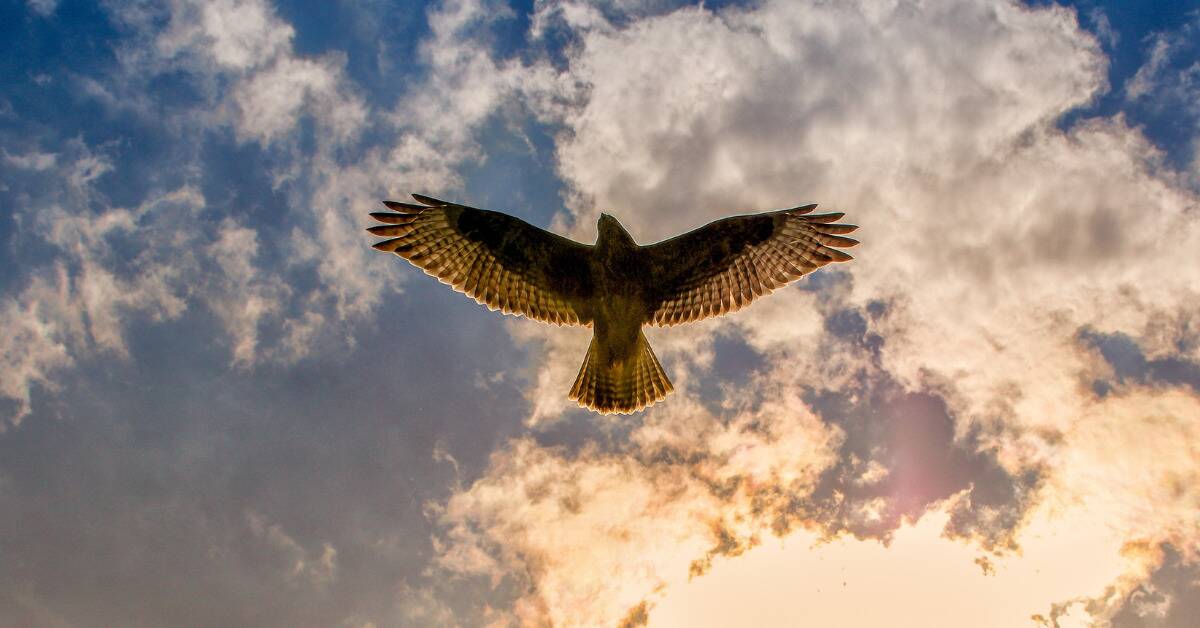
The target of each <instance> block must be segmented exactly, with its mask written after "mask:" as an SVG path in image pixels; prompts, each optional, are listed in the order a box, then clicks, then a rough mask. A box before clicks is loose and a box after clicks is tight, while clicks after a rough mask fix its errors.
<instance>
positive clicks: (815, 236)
mask: <svg viewBox="0 0 1200 628" xmlns="http://www.w3.org/2000/svg"><path fill="white" fill-rule="evenodd" d="M413 198H414V199H416V200H417V202H418V203H420V204H411V203H397V202H394V201H384V205H386V206H387V207H388V208H389V209H392V210H394V212H395V213H384V212H380V213H373V214H371V216H372V217H373V218H375V219H376V220H378V221H379V222H382V223H385V224H383V225H380V226H376V227H370V228H368V229H367V231H370V232H371V233H373V234H375V235H379V236H390V237H391V239H388V240H384V241H382V242H378V243H376V244H375V245H374V247H375V248H377V249H379V250H381V251H387V252H389V253H395V254H397V255H399V256H401V257H403V258H405V259H407V260H408V261H409V262H411V263H412V264H413V265H414V266H417V267H418V268H420V269H422V270H424V271H425V272H426V273H427V274H429V275H433V276H434V277H437V278H438V280H439V281H441V282H442V283H446V284H450V285H451V286H453V287H454V289H455V290H458V291H459V292H463V293H465V294H467V295H468V296H470V297H471V298H473V299H475V301H477V302H478V303H481V304H483V305H486V306H487V307H488V309H492V310H500V311H502V312H504V313H505V314H520V315H523V316H528V317H529V318H532V319H535V320H539V321H543V322H547V323H554V324H556V325H584V326H588V327H592V328H593V330H594V331H593V335H592V343H591V345H590V346H589V347H588V350H587V356H586V357H585V358H584V361H583V367H582V368H581V369H580V371H579V376H578V377H577V378H576V379H575V385H574V386H572V387H571V393H570V396H571V399H574V400H576V401H578V402H579V405H581V406H583V407H585V408H590V409H592V410H595V411H597V412H601V413H611V412H619V413H626V412H636V411H638V410H641V409H643V408H645V407H646V406H648V405H650V404H653V403H654V402H656V401H660V400H662V399H663V398H664V397H666V396H667V395H668V394H669V393H670V392H671V390H672V387H671V382H670V380H668V379H667V376H666V373H664V372H663V369H662V365H661V364H659V362H658V358H656V357H655V356H654V352H653V351H652V350H651V349H650V345H649V344H648V343H647V342H646V337H645V335H643V334H642V325H645V324H652V325H661V326H667V325H678V324H680V323H687V322H691V321H695V320H700V319H703V318H708V317H710V316H720V315H721V314H725V313H727V312H732V311H735V310H738V309H741V308H742V307H744V306H746V305H747V304H749V303H750V302H751V301H753V300H754V299H756V298H758V297H760V296H763V295H765V294H769V293H770V292H771V291H773V290H775V289H776V288H779V287H781V286H783V285H785V284H787V283H788V282H790V281H793V280H795V279H797V278H799V277H801V276H802V275H805V274H807V273H810V272H812V271H814V270H816V269H818V268H820V267H821V266H824V265H825V264H828V263H830V262H844V261H848V260H850V259H851V257H850V256H849V255H847V254H846V253H843V252H842V251H840V250H838V248H835V247H842V248H844V247H851V246H854V245H855V244H858V241H857V240H853V239H851V238H846V237H843V235H844V234H847V233H850V232H852V231H854V230H855V229H857V228H858V227H857V226H855V225H846V224H837V221H838V220H839V219H841V217H842V216H843V215H844V214H840V213H834V214H813V213H811V212H812V210H813V209H815V208H816V205H805V206H803V207H796V208H793V209H784V210H779V211H773V212H766V213H761V214H750V215H746V216H733V217H730V218H725V219H722V220H718V221H716V222H712V223H709V224H707V225H705V226H703V227H700V228H699V229H696V230H694V231H690V232H688V233H685V234H683V235H680V236H677V237H674V238H671V239H669V240H664V241H662V242H659V243H657V244H651V245H648V246H639V245H638V244H637V243H636V242H634V241H633V238H632V237H630V235H629V233H628V232H627V231H625V228H624V227H622V226H621V223H619V222H617V219H616V218H613V217H612V216H609V215H608V214H601V215H600V221H599V237H598V238H597V239H596V243H595V244H592V245H588V244H581V243H579V242H575V241H573V240H569V239H567V238H564V237H562V236H559V235H555V234H553V233H550V232H548V231H544V230H542V229H539V228H537V227H534V226H533V225H530V224H529V223H526V222H524V221H522V220H520V219H518V218H514V217H512V216H509V215H507V214H501V213H499V212H493V211H488V210H484V209H476V208H473V207H467V206H465V205H456V204H454V203H448V202H446V201H439V200H437V199H434V198H429V197H428V196H422V195H420V194H414V195H413Z"/></svg>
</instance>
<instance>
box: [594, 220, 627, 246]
mask: <svg viewBox="0 0 1200 628" xmlns="http://www.w3.org/2000/svg"><path fill="white" fill-rule="evenodd" d="M596 231H597V233H598V235H599V237H598V238H597V240H596V242H597V244H602V245H624V246H637V243H635V242H634V241H633V237H632V236H630V235H629V232H628V231H626V230H625V227H623V226H621V223H620V222H618V221H617V219H616V218H613V217H612V216H610V215H608V214H600V219H599V220H597V221H596Z"/></svg>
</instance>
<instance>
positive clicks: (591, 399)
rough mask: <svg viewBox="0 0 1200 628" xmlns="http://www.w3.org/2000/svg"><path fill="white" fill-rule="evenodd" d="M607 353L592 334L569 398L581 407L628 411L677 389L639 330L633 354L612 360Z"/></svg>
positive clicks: (607, 412)
mask: <svg viewBox="0 0 1200 628" xmlns="http://www.w3.org/2000/svg"><path fill="white" fill-rule="evenodd" d="M607 353H608V352H607V351H604V350H602V349H601V348H600V347H599V346H598V345H597V338H596V336H592V344H590V345H588V350H587V355H586V356H584V358H583V367H582V368H580V369H579V376H578V377H576V378H575V385H574V386H572V387H571V395H570V397H571V399H574V400H575V401H578V402H579V405H580V406H583V407H584V408H588V409H590V410H594V411H596V412H599V413H601V414H628V413H631V412H637V411H638V410H642V409H643V408H645V407H646V406H649V405H651V404H653V403H655V402H656V401H662V400H663V399H664V398H665V397H666V396H667V395H668V394H670V393H671V391H672V390H674V387H673V386H671V380H669V379H667V374H666V373H665V372H663V368H662V364H659V362H658V358H657V357H655V355H654V350H652V349H651V348H650V343H649V342H646V336H645V335H644V334H643V333H642V332H641V331H640V330H639V331H638V338H637V343H636V345H635V347H634V351H633V355H632V356H631V357H629V358H626V359H624V360H609V359H607Z"/></svg>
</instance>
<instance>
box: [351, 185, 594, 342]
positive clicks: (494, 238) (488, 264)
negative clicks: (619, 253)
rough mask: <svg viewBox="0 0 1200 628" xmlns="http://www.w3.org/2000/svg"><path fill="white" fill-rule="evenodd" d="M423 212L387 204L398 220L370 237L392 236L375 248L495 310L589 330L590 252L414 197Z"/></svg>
mask: <svg viewBox="0 0 1200 628" xmlns="http://www.w3.org/2000/svg"><path fill="white" fill-rule="evenodd" d="M413 198H414V199H416V200H417V201H419V202H420V203H421V204H420V205H414V204H410V203H397V202H394V201H384V205H387V207H388V208H389V209H392V210H394V211H395V212H396V213H385V212H378V213H373V214H371V217H373V218H374V219H375V220H378V221H379V222H382V223H386V224H384V225H380V226H377V227H370V228H369V229H367V231H370V232H371V233H373V234H375V235H379V236H392V239H390V240H384V241H382V242H378V243H376V244H375V245H374V247H375V248H377V249H379V250H380V251H387V252H389V253H395V254H396V255H399V256H400V257H403V258H404V259H406V260H408V261H409V262H410V263H412V264H413V265H414V266H416V267H418V268H420V269H422V270H424V271H425V272H426V274H429V275H432V276H434V277H437V278H438V280H439V281H441V282H442V283H446V284H449V285H451V286H452V287H453V288H454V289H455V290H457V291H459V292H462V293H465V294H466V295H467V296H469V297H471V298H473V299H475V301H477V302H478V303H480V304H483V305H486V306H487V307H488V308H489V309H492V310H500V311H502V312H504V313H506V314H523V315H525V316H528V317H529V318H533V319H536V320H539V321H543V322H547V323H554V324H556V325H564V324H566V325H587V324H589V323H591V314H590V312H589V311H588V308H587V305H586V304H587V302H588V299H590V298H591V295H592V286H591V276H590V274H589V272H588V256H589V255H590V249H591V247H590V246H588V245H586V244H580V243H578V242H575V241H572V240H569V239H567V238H564V237H562V236H559V235H555V234H553V233H550V232H549V231H545V230H542V229H539V228H537V227H534V226H533V225H531V224H529V223H527V222H525V221H523V220H521V219H519V218H515V217H513V216H509V215H507V214H502V213H500V212H493V211H488V210H485V209H476V208H474V207H467V206H465V205H456V204H454V203H447V202H445V201H439V200H437V199H434V198H429V197H428V196H422V195H420V194H414V195H413Z"/></svg>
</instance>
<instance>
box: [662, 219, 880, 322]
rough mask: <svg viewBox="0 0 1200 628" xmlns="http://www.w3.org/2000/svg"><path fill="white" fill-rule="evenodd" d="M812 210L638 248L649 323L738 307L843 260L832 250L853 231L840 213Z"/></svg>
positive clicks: (708, 228) (729, 222) (736, 222)
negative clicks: (649, 298) (650, 293)
mask: <svg viewBox="0 0 1200 628" xmlns="http://www.w3.org/2000/svg"><path fill="white" fill-rule="evenodd" d="M816 207H817V206H816V205H805V206H804V207H795V208H792V209H784V210H780V211H774V212H767V213H762V214H751V215H748V216H733V217H730V218H725V219H723V220H718V221H716V222H711V223H709V224H707V225H705V226H703V227H700V228H699V229H696V230H694V231H690V232H688V233H685V234H683V235H681V236H677V237H675V238H671V239H670V240H664V241H662V242H659V243H657V244H651V245H649V246H646V247H643V253H644V255H645V257H644V259H645V260H646V263H647V265H648V268H649V279H650V282H651V285H652V286H654V288H653V290H654V292H655V294H654V300H653V301H654V302H653V303H652V304H651V305H652V312H653V313H652V315H651V320H650V322H651V323H653V324H655V325H664V326H665V325H678V324H680V323H686V322H690V321H695V320H700V319H703V318H708V317H710V316H719V315H721V314H725V313H727V312H732V311H735V310H738V309H741V308H742V307H744V306H745V305H747V304H749V303H750V302H751V301H753V300H754V299H756V298H758V297H760V296H762V295H764V294H767V293H769V292H771V291H772V290H775V289H776V288H779V287H781V286H783V285H784V284H787V283H788V282H790V281H793V280H795V279H797V278H799V277H800V276H802V275H805V274H807V273H810V272H812V271H814V270H816V269H818V268H820V267H821V266H824V265H826V264H828V263H830V262H844V261H847V260H850V259H851V257H850V256H849V255H848V254H846V253H843V252H842V251H840V250H838V249H837V248H834V247H849V246H854V245H855V244H858V241H857V240H854V239H852V238H845V237H842V234H846V233H850V232H851V231H854V230H855V229H857V228H858V227H857V226H855V225H844V224H835V223H837V221H838V220H839V219H840V218H841V217H842V216H844V215H845V214H841V213H833V214H812V213H811V212H812V210H813V209H815V208H816Z"/></svg>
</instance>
